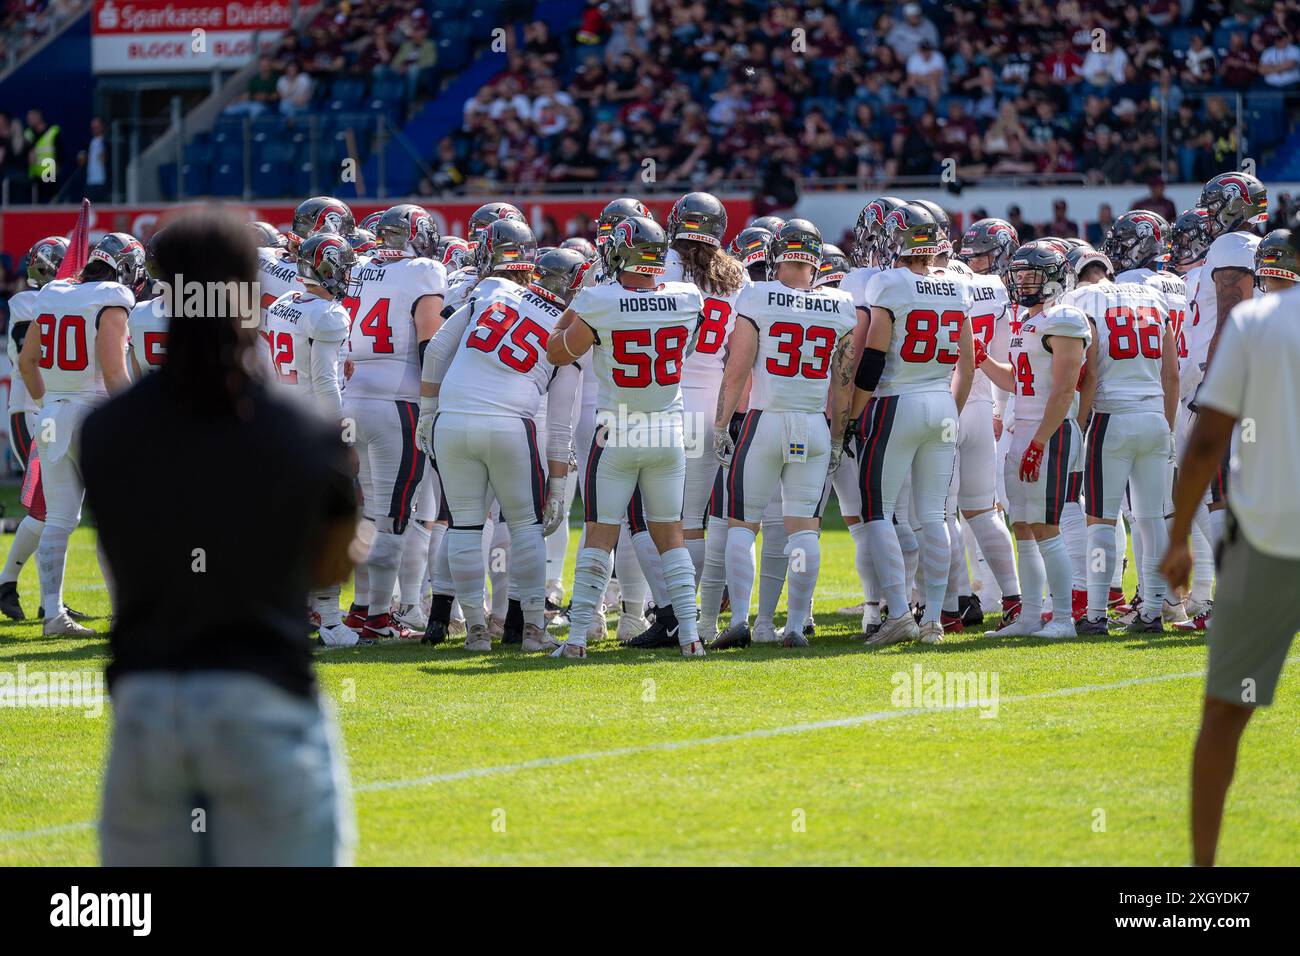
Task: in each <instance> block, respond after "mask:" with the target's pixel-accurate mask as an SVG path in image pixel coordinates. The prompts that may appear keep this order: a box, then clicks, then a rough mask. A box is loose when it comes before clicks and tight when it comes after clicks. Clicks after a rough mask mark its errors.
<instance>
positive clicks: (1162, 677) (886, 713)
mask: <svg viewBox="0 0 1300 956" xmlns="http://www.w3.org/2000/svg"><path fill="white" fill-rule="evenodd" d="M1296 661H1300V656H1296V657H1289V658H1287V660H1286V663H1287V664H1288V665H1289V664H1293V663H1295V662H1296ZM1204 676H1205V672H1204V671H1185V672H1183V673H1179V674H1153V675H1150V676H1148V677H1130V678H1128V679H1126V680H1121V681H1114V682H1113V683H1109V684H1083V685H1081V686H1079V687H1061V688H1057V689H1056V690H1044V691H1039V692H1037V693H1033V694H1016V695H1013V696H1010V697H1000V698H999V699H998V705H999V706H1001V705H1003V704H1014V703H1019V702H1021V701H1031V700H1050V699H1051V698H1053V697H1075V696H1079V695H1082V694H1098V693H1104V692H1105V691H1111V690H1123V689H1124V688H1127V687H1139V686H1142V685H1143V684H1163V683H1167V682H1169V681H1176V680H1191V679H1192V678H1201V677H1204ZM980 706H981V705H980V704H979V702H978V701H972V702H970V703H969V704H964V705H961V706H954V707H943V708H933V707H900V708H891V709H889V710H876V711H872V712H870V713H866V714H858V715H856V716H853V717H838V718H835V719H832V720H814V721H809V722H806V723H801V724H789V725H788V726H785V727H768V728H765V729H759V730H747V731H744V732H743V733H738V734H718V735H717V736H713V737H696V738H692V739H686V740H668V741H663V742H661V743H655V744H638V745H636V746H632V747H615V748H613V749H612V750H592V751H587V752H585V753H574V754H559V755H557V756H554V757H539V758H538V759H536V760H525V761H523V762H521V763H507V764H497V765H496V766H490V767H469V768H466V769H464V770H452V771H448V772H446V773H434V774H429V775H427V776H422V777H412V778H410V779H406V780H378V781H375V782H374V783H363V784H359V785H357V786H355V787H353V790H355V791H356V792H358V793H373V792H377V791H383V790H406V789H409V788H411V787H426V786H429V785H431V784H436V783H451V782H453V781H457V780H474V779H477V778H479V777H499V776H502V775H505V774H511V773H520V772H522V771H525V770H544V769H546V768H548V767H559V766H563V765H565V764H572V763H585V762H587V761H592V760H608V759H611V758H614V757H628V756H632V755H633V754H644V753H657V752H664V753H669V752H672V751H676V750H688V749H690V748H693V747H709V746H716V745H718V744H729V743H736V742H739V741H742V740H760V739H762V738H765V737H785V736H789V735H792V734H806V733H812V732H814V731H818V730H832V729H836V728H840V727H856V726H859V725H860V724H870V723H875V722H877V721H882V720H893V719H895V718H899V717H915V716H917V715H919V714H933V713H937V712H940V711H943V710H975V709H979V707H980ZM93 826H94V821H92V820H86V821H83V822H81V823H67V824H62V825H60V826H53V827H41V828H39V829H35V830H15V831H12V832H8V833H4V832H0V842H12V841H17V840H28V839H36V838H39V837H43V836H50V835H53V834H59V833H67V832H70V831H75V830H84V829H90V828H92V827H93Z"/></svg>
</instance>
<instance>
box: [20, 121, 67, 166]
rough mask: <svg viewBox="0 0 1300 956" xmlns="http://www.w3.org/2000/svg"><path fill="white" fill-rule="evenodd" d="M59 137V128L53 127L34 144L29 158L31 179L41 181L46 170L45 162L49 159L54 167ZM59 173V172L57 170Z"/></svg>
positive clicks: (28, 164)
mask: <svg viewBox="0 0 1300 956" xmlns="http://www.w3.org/2000/svg"><path fill="white" fill-rule="evenodd" d="M58 135H59V128H58V127H57V126H51V127H49V128H48V129H46V130H45V132H44V133H42V134H41V135H40V137H39V138H38V139H37V140H36V142H34V143H32V151H31V152H30V153H29V154H28V156H27V176H28V178H30V179H40V178H41V176H42V174H44V172H45V169H46V163H45V161H46V160H47V159H48V160H49V161H50V164H51V165H52V164H53V163H54V161H55V155H54V138H55V137H56V136H58ZM55 173H56V174H57V173H58V170H57V169H56V170H55Z"/></svg>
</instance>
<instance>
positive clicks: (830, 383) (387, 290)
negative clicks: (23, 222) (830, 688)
mask: <svg viewBox="0 0 1300 956" xmlns="http://www.w3.org/2000/svg"><path fill="white" fill-rule="evenodd" d="M1265 218H1266V196H1265V190H1264V187H1263V186H1262V184H1260V183H1259V181H1258V180H1256V179H1255V178H1253V177H1252V176H1249V175H1246V174H1242V173H1225V174H1223V175H1220V176H1216V177H1215V178H1214V179H1212V180H1210V182H1209V183H1207V184H1206V185H1205V187H1204V189H1203V190H1202V194H1201V198H1200V201H1199V203H1198V205H1197V206H1196V207H1194V208H1192V209H1189V210H1188V211H1186V212H1184V213H1183V214H1182V215H1180V216H1179V217H1178V218H1177V219H1176V221H1174V222H1172V223H1170V222H1166V221H1165V220H1164V219H1163V218H1162V217H1161V216H1159V215H1157V214H1155V213H1153V212H1150V211H1145V210H1135V211H1133V212H1129V213H1126V214H1124V215H1123V216H1121V217H1119V218H1118V219H1117V220H1116V222H1115V223H1114V225H1113V227H1112V228H1111V229H1110V231H1109V233H1108V234H1107V236H1106V237H1105V239H1104V241H1103V242H1102V243H1101V248H1100V249H1097V248H1093V247H1092V246H1091V245H1089V244H1088V243H1086V242H1083V241H1082V240H1079V239H1053V238H1046V239H1039V240H1036V241H1032V242H1027V243H1024V244H1023V245H1022V244H1021V243H1020V242H1019V239H1018V237H1017V235H1016V231H1015V229H1014V228H1013V227H1012V226H1011V225H1010V223H1008V222H1006V221H1004V220H1001V219H982V220H979V221H976V222H974V223H972V224H970V225H969V226H968V227H967V228H966V230H965V231H964V233H963V234H961V235H960V236H956V235H952V234H951V228H950V222H949V219H948V216H947V215H946V214H945V213H944V211H943V209H942V208H940V207H939V206H938V205H937V204H935V203H932V202H928V201H913V202H908V201H904V200H902V199H898V198H894V197H890V196H882V197H880V198H878V199H876V200H874V201H872V202H870V203H868V204H867V205H866V206H865V207H864V208H863V209H862V211H861V214H860V215H859V217H858V220H857V224H856V226H855V228H854V230H853V242H852V246H851V248H850V249H849V250H848V252H847V253H845V252H843V251H841V250H840V249H838V248H837V247H835V246H833V245H831V244H829V243H827V242H824V241H823V238H822V235H821V232H820V231H819V229H818V227H817V226H816V225H814V224H813V223H812V222H809V221H807V220H804V219H797V218H796V219H790V220H782V219H779V218H776V217H773V216H767V217H763V218H760V219H757V220H755V221H754V222H753V223H751V224H750V225H748V226H746V227H745V228H743V229H741V230H740V231H739V233H738V234H737V235H736V236H735V237H734V239H732V240H731V241H730V243H727V242H726V236H727V235H728V220H727V212H726V209H725V208H724V206H723V204H722V203H721V202H720V201H719V200H718V199H717V198H716V197H714V196H712V195H710V194H708V193H702V192H695V193H689V194H687V195H685V196H683V197H682V198H681V199H679V200H678V201H677V202H676V203H675V204H674V206H673V207H672V210H671V212H670V213H669V215H668V217H667V221H666V222H665V223H663V224H659V223H657V222H655V220H654V218H653V217H652V216H651V214H650V211H649V210H648V209H647V208H646V207H645V206H644V205H643V204H642V203H640V202H639V201H637V200H635V199H630V198H624V199H617V200H615V201H613V202H611V203H609V204H608V205H607V206H606V207H605V209H604V210H603V212H602V213H601V215H600V217H599V218H598V220H597V228H596V234H595V236H594V237H591V239H588V238H587V237H573V238H570V239H568V240H566V241H564V242H563V243H562V244H561V245H560V246H558V247H554V248H539V247H538V245H537V242H536V240H535V239H534V236H533V232H532V230H531V229H530V227H529V226H528V224H527V222H526V221H525V218H524V216H523V215H522V214H521V213H520V211H519V210H518V209H516V208H515V207H514V206H511V205H510V204H508V203H503V202H494V203H488V204H486V205H484V206H482V207H480V208H479V209H478V210H477V211H476V212H475V213H474V214H473V216H471V217H470V220H469V222H468V228H467V232H468V235H467V237H466V238H464V239H462V238H458V237H453V236H440V235H439V232H438V229H437V227H436V224H435V221H434V219H433V217H432V216H431V215H430V214H429V212H428V211H427V210H426V209H424V208H422V207H420V206H417V205H412V204H401V205H397V206H393V207H392V208H390V209H388V210H386V211H383V212H380V213H374V214H372V215H371V216H368V217H366V219H364V220H363V221H362V222H360V223H357V222H356V221H355V220H354V217H353V214H352V212H351V211H350V210H349V208H348V207H347V205H346V204H344V203H343V202H341V201H339V200H337V199H333V198H330V197H316V198H313V199H309V200H307V201H305V202H303V203H302V204H301V205H299V207H298V208H297V210H296V212H295V215H294V219H293V223H292V227H291V229H290V231H289V232H287V233H284V234H281V233H280V232H278V231H277V230H276V229H275V228H273V227H272V226H270V225H268V224H266V223H252V224H250V229H251V230H252V231H253V233H254V235H255V239H256V243H257V245H258V246H259V265H260V277H259V281H260V295H261V298H260V301H259V302H258V303H256V305H257V311H258V318H259V321H260V328H259V332H260V335H259V337H258V343H259V346H258V349H257V350H256V353H255V354H256V361H257V364H258V372H259V373H260V374H261V375H262V377H264V378H265V379H266V380H267V381H268V382H270V383H272V387H275V388H278V389H280V390H282V391H283V393H284V394H285V395H286V396H287V397H290V398H292V399H293V400H295V401H301V402H302V403H304V404H307V405H310V406H312V407H314V408H315V409H316V411H317V412H319V414H321V415H323V416H326V417H327V418H329V419H330V420H333V421H338V422H339V423H340V428H341V429H342V436H343V439H344V441H345V442H346V443H347V444H348V445H350V446H351V447H352V448H353V449H354V451H355V455H356V466H357V491H358V496H359V500H360V502H361V511H362V514H363V515H364V519H365V520H364V522H363V535H362V537H363V540H365V541H366V542H367V547H368V551H367V553H366V555H365V558H364V560H363V561H361V562H360V563H358V565H357V568H356V577H355V599H354V601H353V603H352V604H351V606H350V607H348V608H346V609H345V608H343V607H342V605H341V603H340V591H339V589H338V588H335V589H332V590H329V591H323V592H319V593H314V594H311V595H307V596H305V597H306V600H307V603H308V605H309V616H310V620H311V626H312V627H313V628H315V629H316V630H317V631H318V634H319V639H320V643H321V644H322V645H324V646H327V647H338V646H355V645H358V644H362V645H366V644H372V643H375V642H379V641H392V640H397V641H414V640H417V639H418V640H422V641H424V642H425V643H428V644H437V643H441V642H444V641H446V640H448V639H449V638H450V637H451V636H453V635H456V636H459V635H460V634H464V642H465V647H466V648H467V649H469V650H472V651H482V652H489V651H491V650H492V649H493V642H494V639H495V640H499V641H500V642H501V643H503V644H507V645H509V644H515V645H519V647H520V649H521V650H523V651H527V652H547V653H550V654H551V655H553V656H555V657H567V658H582V657H585V656H586V653H587V646H588V644H590V643H592V642H594V641H597V640H602V639H605V638H606V637H607V634H608V630H607V627H608V617H607V615H608V614H616V615H617V624H616V625H615V633H616V637H617V640H618V641H619V642H620V643H622V644H626V645H629V646H633V647H678V648H680V651H681V653H682V654H683V655H685V656H691V657H695V656H703V655H704V654H705V653H706V649H721V648H734V647H745V646H748V645H749V644H750V643H751V642H759V643H765V642H766V643H783V644H784V645H785V646H803V645H806V644H808V643H809V639H810V638H812V637H814V636H815V621H814V617H813V597H814V592H815V590H816V587H817V583H818V577H819V573H820V568H821V562H822V555H821V545H820V535H821V522H822V515H823V512H824V510H825V508H826V506H827V503H828V501H829V499H830V496H831V495H832V494H833V495H834V496H835V498H836V501H837V505H838V511H839V513H840V515H841V516H842V518H843V521H844V523H845V524H846V525H847V527H848V532H849V535H850V539H851V541H852V544H853V547H854V565H855V570H856V573H857V576H858V578H859V581H860V585H861V593H862V602H861V604H860V605H858V606H856V607H854V608H853V609H852V610H853V613H859V612H860V613H861V620H862V637H863V638H864V639H865V642H866V644H868V645H870V646H884V645H890V644H895V643H899V642H904V641H920V642H922V643H939V642H942V641H943V639H944V634H945V633H950V632H955V631H960V630H963V629H965V628H967V627H976V626H980V625H982V622H983V617H984V608H985V604H986V603H987V604H990V606H991V607H996V606H998V605H999V604H1000V609H1001V615H1002V616H1001V622H1000V627H998V629H997V630H995V631H992V632H990V633H991V634H993V635H996V636H1021V635H1023V636H1037V637H1066V636H1074V635H1076V634H1088V635H1104V634H1106V633H1108V632H1109V629H1110V628H1111V627H1112V626H1114V625H1115V623H1116V622H1118V624H1119V625H1121V626H1126V627H1127V629H1128V630H1129V631H1134V632H1147V631H1154V632H1159V631H1162V630H1163V628H1164V626H1165V625H1166V624H1172V625H1175V626H1177V627H1182V628H1187V629H1202V628H1204V627H1205V626H1206V623H1207V621H1208V619H1209V616H1210V614H1211V611H1212V603H1213V602H1212V597H1213V585H1214V574H1215V570H1214V560H1213V555H1214V550H1215V547H1216V545H1217V544H1218V542H1219V540H1220V538H1221V537H1222V535H1223V528H1224V518H1225V515H1226V512H1225V510H1224V509H1225V507H1226V499H1225V495H1226V493H1227V488H1226V474H1227V462H1226V461H1225V462H1224V464H1223V467H1222V468H1221V471H1220V475H1219V477H1218V478H1217V479H1216V480H1215V482H1214V483H1213V486H1212V488H1211V491H1210V493H1209V494H1208V495H1207V500H1206V501H1205V502H1204V503H1203V505H1202V506H1201V508H1200V510H1199V512H1198V514H1197V517H1196V520H1195V523H1194V532H1193V537H1192V543H1193V553H1194V555H1195V558H1196V561H1195V570H1194V575H1193V579H1192V582H1191V586H1190V589H1189V590H1187V591H1186V592H1181V591H1177V592H1176V591H1173V590H1171V589H1170V588H1169V587H1168V585H1167V583H1166V582H1165V580H1164V578H1163V577H1162V576H1161V574H1160V572H1159V562H1160V559H1161V557H1162V555H1163V554H1164V552H1165V550H1166V547H1167V545H1168V542H1169V532H1168V527H1167V523H1166V522H1167V519H1168V518H1169V516H1170V514H1171V512H1172V504H1171V489H1172V485H1173V480H1174V472H1175V468H1176V465H1177V460H1178V455H1179V450H1180V448H1181V447H1183V446H1184V443H1185V442H1186V439H1187V436H1188V435H1189V434H1190V430H1191V427H1192V425H1193V424H1194V422H1195V418H1196V394H1197V388H1198V386H1199V385H1200V383H1201V380H1202V378H1203V377H1204V374H1205V369H1206V366H1207V364H1208V363H1209V362H1210V361H1211V360H1212V357H1213V353H1214V349H1215V345H1216V343H1217V340H1218V329H1219V328H1220V326H1221V325H1222V320H1223V318H1224V317H1226V314H1227V312H1228V311H1229V310H1230V309H1231V308H1232V306H1234V305H1235V304H1237V303H1238V302H1240V301H1242V300H1243V299H1246V298H1250V297H1251V296H1252V295H1253V294H1256V287H1257V286H1258V290H1259V291H1260V292H1263V293H1267V292H1271V291H1277V290H1278V289H1280V288H1282V287H1285V286H1289V285H1291V284H1293V283H1295V282H1297V281H1300V263H1298V262H1297V254H1296V247H1295V246H1294V245H1293V244H1292V243H1291V241H1290V239H1291V237H1290V233H1289V232H1288V231H1286V230H1276V231H1274V232H1272V233H1269V234H1268V236H1266V237H1265V238H1264V239H1262V240H1261V239H1259V238H1258V237H1257V236H1256V235H1255V233H1254V232H1253V226H1254V225H1255V224H1256V223H1258V222H1261V221H1263V220H1264V219H1265ZM165 228H166V227H164V229H165ZM152 247H153V243H152V240H151V242H150V243H149V246H148V248H146V246H145V245H143V244H142V243H140V242H139V241H138V240H136V239H135V238H133V237H131V236H129V235H126V234H123V233H110V234H109V235H107V236H105V237H104V238H102V239H101V240H99V242H98V243H96V244H95V245H94V246H93V248H91V250H90V252H89V256H88V259H87V261H86V264H85V265H84V267H83V268H82V269H80V271H79V272H78V273H76V274H75V275H71V276H67V277H65V278H56V275H58V274H59V272H60V265H61V264H62V263H63V261H64V258H65V256H66V255H67V254H68V242H67V241H66V240H65V239H63V238H60V237H51V238H47V239H43V240H41V241H40V242H38V243H37V244H36V245H35V246H34V247H33V248H32V250H31V252H30V253H29V255H28V260H27V262H28V266H27V271H28V276H29V279H30V282H31V285H32V286H33V289H32V290H30V291H25V292H22V293H19V294H18V295H16V296H14V298H13V299H12V300H11V304H10V309H11V319H10V326H9V340H8V348H9V352H10V359H11V361H12V362H13V364H14V365H15V367H16V368H17V369H18V370H19V372H20V374H19V375H16V376H15V378H14V384H13V388H12V390H11V393H10V409H9V414H10V437H11V441H12V442H13V446H14V451H15V453H16V455H17V456H18V458H19V459H20V460H21V461H22V462H24V464H25V465H26V467H27V474H26V479H25V481H24V487H23V503H24V505H26V506H27V507H28V511H29V514H28V515H27V517H25V518H24V519H23V521H22V523H21V524H20V525H19V528H18V530H17V532H16V534H15V538H14V544H13V547H12V549H11V551H10V554H9V556H8V561H7V562H6V564H5V567H4V569H3V571H2V572H0V611H3V613H5V614H7V615H8V616H10V617H14V618H21V617H23V610H22V607H21V604H20V603H19V600H18V592H17V580H18V571H19V570H20V569H21V566H22V564H23V562H24V561H26V560H27V558H28V557H30V556H31V555H32V554H33V553H35V554H36V555H37V562H38V571H39V577H40V596H41V611H40V614H41V616H42V617H43V619H44V632H45V633H46V634H70V635H76V636H87V635H90V634H91V633H93V632H92V631H91V630H90V629H89V628H87V627H86V626H85V625H84V624H82V623H80V620H79V618H80V615H77V614H76V612H73V611H70V610H69V609H68V608H67V606H66V604H65V603H64V601H63V576H64V565H65V562H66V553H67V547H68V540H69V535H70V534H71V532H72V530H73V529H74V528H75V527H76V525H77V523H78V521H79V520H80V511H81V503H82V498H83V493H84V489H83V485H82V481H81V474H80V467H79V463H78V461H79V455H78V437H79V431H80V428H81V425H82V422H83V421H84V419H85V416H86V414H87V413H88V412H89V410H90V409H91V408H93V407H94V405H95V404H96V403H97V402H99V401H101V400H102V399H103V398H104V397H105V396H106V395H107V394H109V393H112V392H114V391H117V390H118V389H121V388H125V387H127V386H128V385H129V384H130V382H131V381H133V380H135V379H138V378H139V377H141V376H142V375H147V374H149V372H150V371H151V370H153V369H156V368H157V367H159V366H160V365H161V364H162V363H163V362H165V361H166V339H167V325H168V318H167V315H168V301H169V300H168V299H167V298H166V297H165V296H162V295H158V294H157V290H156V289H155V283H154V278H155V276H154V272H155V266H154V264H153V261H152ZM29 330H31V331H33V332H34V334H31V335H29V334H28V332H29ZM578 495H580V496H581V500H582V507H583V510H584V514H585V525H584V528H583V530H582V532H581V534H582V541H581V542H580V544H579V547H578V551H577V562H576V568H575V571H574V575H573V579H572V581H571V582H567V583H568V588H567V592H568V593H567V602H566V587H565V585H566V582H565V580H564V573H563V568H564V561H565V557H566V555H567V553H568V537H569V527H568V515H569V513H570V510H571V507H572V505H573V502H574V499H575V497H576V496H578ZM1130 537H1131V539H1132V545H1133V552H1134V555H1135V559H1136V561H1137V565H1138V567H1137V571H1138V574H1137V577H1138V582H1139V586H1138V591H1137V593H1136V594H1135V595H1134V596H1133V598H1131V599H1126V597H1125V595H1124V592H1123V590H1122V579H1123V571H1124V560H1125V557H1124V556H1125V555H1126V553H1127V550H1128V544H1127V542H1128V539H1129V538H1130ZM109 584H110V595H111V582H109ZM489 585H490V591H489ZM756 588H757V592H758V593H757V601H756V602H755V593H754V592H755V590H756ZM782 592H785V593H786V597H787V608H788V613H787V619H786V623H785V626H784V628H782V629H779V630H778V628H777V627H776V624H775V620H774V618H775V613H776V608H777V604H778V602H779V600H780V597H781V594H782ZM755 603H756V604H757V607H756V608H755V607H754V605H755ZM728 605H729V607H730V622H729V626H727V627H726V628H725V629H724V628H722V627H721V625H720V623H719V618H720V615H721V614H722V613H723V611H724V610H725V609H726V608H727V607H728ZM566 625H567V630H568V633H567V637H566V636H564V635H563V632H564V629H565V627H566Z"/></svg>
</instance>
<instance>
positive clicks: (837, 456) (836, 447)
mask: <svg viewBox="0 0 1300 956" xmlns="http://www.w3.org/2000/svg"><path fill="white" fill-rule="evenodd" d="M843 458H844V442H842V441H840V440H839V439H835V440H833V441H832V442H831V466H830V468H829V469H828V470H827V474H831V475H833V474H835V472H836V471H837V470H838V469H839V467H840V461H841V460H843Z"/></svg>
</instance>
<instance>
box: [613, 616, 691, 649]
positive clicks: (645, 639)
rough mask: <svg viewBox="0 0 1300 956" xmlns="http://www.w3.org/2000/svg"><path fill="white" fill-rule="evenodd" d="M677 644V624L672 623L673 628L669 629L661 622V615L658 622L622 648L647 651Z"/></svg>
mask: <svg viewBox="0 0 1300 956" xmlns="http://www.w3.org/2000/svg"><path fill="white" fill-rule="evenodd" d="M677 643H678V642H677V622H676V621H673V626H672V627H671V628H669V627H668V626H667V625H666V624H665V623H664V621H663V615H660V617H659V619H658V620H656V621H655V622H654V623H653V624H651V625H650V626H649V627H648V628H646V629H645V630H644V631H642V632H641V633H640V634H638V635H637V636H636V637H634V638H632V640H630V641H628V642H627V644H625V645H624V646H625V647H639V648H642V649H649V648H659V647H676V646H677Z"/></svg>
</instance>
